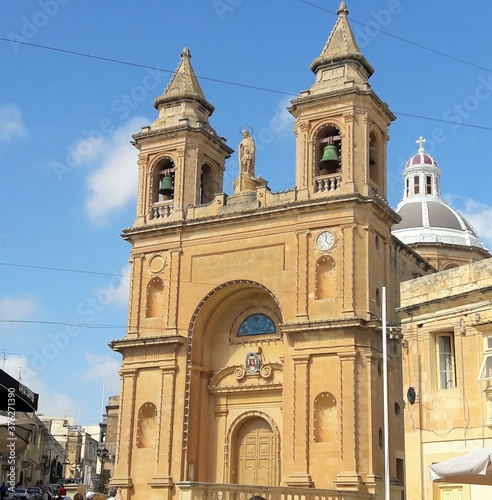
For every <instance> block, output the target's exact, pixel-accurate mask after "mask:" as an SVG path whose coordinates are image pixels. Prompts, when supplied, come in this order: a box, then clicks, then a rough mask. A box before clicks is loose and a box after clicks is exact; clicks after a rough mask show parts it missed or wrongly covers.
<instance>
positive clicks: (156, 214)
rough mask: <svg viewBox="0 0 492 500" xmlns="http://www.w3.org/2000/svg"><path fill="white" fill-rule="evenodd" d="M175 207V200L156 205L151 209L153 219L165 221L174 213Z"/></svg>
mask: <svg viewBox="0 0 492 500" xmlns="http://www.w3.org/2000/svg"><path fill="white" fill-rule="evenodd" d="M173 206H174V201H173V200H170V201H159V202H157V203H154V204H153V205H152V206H151V207H150V210H151V217H152V219H165V218H166V217H169V216H170V215H171V213H172V211H173Z"/></svg>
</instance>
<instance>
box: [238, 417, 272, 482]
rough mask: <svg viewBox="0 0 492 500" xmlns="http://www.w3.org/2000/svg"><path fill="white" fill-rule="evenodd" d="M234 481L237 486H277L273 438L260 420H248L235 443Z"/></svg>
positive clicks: (266, 423)
mask: <svg viewBox="0 0 492 500" xmlns="http://www.w3.org/2000/svg"><path fill="white" fill-rule="evenodd" d="M236 450H237V460H236V467H235V469H236V474H235V481H236V482H237V483H238V484H254V485H262V486H267V485H268V486H278V479H277V468H276V460H275V454H276V453H275V436H274V433H273V431H272V428H271V427H270V425H269V424H268V422H266V421H265V420H264V419H262V418H254V419H251V420H248V421H247V422H246V423H245V424H244V425H243V426H242V427H241V429H240V430H239V432H238V434H237V441H236Z"/></svg>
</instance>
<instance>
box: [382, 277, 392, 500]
mask: <svg viewBox="0 0 492 500" xmlns="http://www.w3.org/2000/svg"><path fill="white" fill-rule="evenodd" d="M382 292H383V293H382V306H383V310H382V319H383V398H384V402H383V410H384V498H385V500H389V499H390V471H389V418H388V415H389V414H388V339H387V335H386V287H385V286H383V287H382Z"/></svg>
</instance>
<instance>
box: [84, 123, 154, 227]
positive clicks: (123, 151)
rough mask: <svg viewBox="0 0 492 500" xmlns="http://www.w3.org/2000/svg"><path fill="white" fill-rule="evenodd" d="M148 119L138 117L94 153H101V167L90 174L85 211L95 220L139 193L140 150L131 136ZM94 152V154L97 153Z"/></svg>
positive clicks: (102, 218)
mask: <svg viewBox="0 0 492 500" xmlns="http://www.w3.org/2000/svg"><path fill="white" fill-rule="evenodd" d="M146 121H147V120H146V119H145V118H142V117H135V118H133V119H132V120H130V121H129V122H127V123H126V124H125V125H124V126H123V127H121V128H119V129H117V130H116V131H115V132H114V134H113V135H112V136H111V137H107V138H106V139H104V141H103V144H100V145H99V146H98V148H97V150H95V152H94V155H98V156H100V157H102V161H101V164H100V166H99V168H98V169H97V170H96V171H94V172H92V173H91V174H90V175H89V177H88V178H87V186H88V188H89V196H88V199H87V200H86V205H85V208H86V212H87V214H88V215H89V217H90V218H91V219H93V220H96V221H104V219H105V218H106V216H107V215H108V214H109V213H110V212H112V211H114V210H118V209H120V208H122V207H123V206H124V205H125V204H126V203H127V202H128V201H129V200H132V199H134V198H135V196H136V193H137V174H138V171H137V150H136V149H135V148H134V147H133V146H132V145H131V144H130V138H131V136H132V134H134V133H135V131H137V130H140V126H141V125H142V124H143V123H145V122H146ZM94 155H93V156H94Z"/></svg>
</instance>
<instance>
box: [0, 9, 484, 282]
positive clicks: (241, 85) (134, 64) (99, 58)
mask: <svg viewBox="0 0 492 500" xmlns="http://www.w3.org/2000/svg"><path fill="white" fill-rule="evenodd" d="M298 1H299V2H301V3H304V4H306V5H309V6H311V7H314V8H317V9H319V10H322V11H324V12H328V13H329V14H334V15H336V13H335V12H333V11H331V10H328V9H325V8H323V7H320V6H319V5H316V4H314V3H312V2H308V1H307V0H298ZM350 21H351V22H352V23H355V24H361V25H362V26H367V25H366V24H364V23H363V22H361V21H357V20H354V19H353V18H351V19H350ZM371 29H373V30H376V31H379V32H380V33H382V34H384V35H387V36H390V37H393V38H396V39H397V40H400V41H402V42H405V43H408V44H410V45H414V46H416V47H418V48H420V49H423V50H427V51H429V52H432V53H434V54H437V55H440V56H442V57H447V58H449V59H452V60H454V61H457V62H460V63H462V64H467V65H469V66H473V67H475V68H478V69H481V70H484V71H487V72H492V70H491V69H489V68H485V67H483V66H479V65H477V64H474V63H471V62H469V61H465V60H463V59H460V58H457V57H455V56H451V55H449V54H446V53H444V52H440V51H438V50H435V49H431V48H429V47H426V46H424V45H421V44H418V43H415V42H412V41H411V40H407V39H406V38H403V37H400V36H397V35H393V34H392V33H388V32H387V31H383V30H381V29H379V28H376V27H374V26H371ZM0 41H3V42H9V43H11V42H12V40H10V39H8V38H5V37H0ZM15 43H19V44H22V45H27V46H30V47H35V48H39V49H45V50H52V51H55V52H61V53H65V54H70V55H75V56H79V57H86V58H89V59H96V60H100V61H104V62H110V63H114V64H122V65H126V66H133V67H137V68H142V69H150V70H153V71H161V72H163V73H169V74H174V71H173V70H169V69H163V68H158V67H154V66H148V65H145V64H139V63H134V62H130V61H123V60H121V59H114V58H110V57H104V56H98V55H94V54H87V53H84V52H78V51H74V50H67V49H61V48H59V47H51V46H49V45H40V44H36V43H32V42H24V41H20V40H15ZM197 77H198V78H199V79H200V80H207V81H210V82H215V83H221V84H224V85H232V86H236V87H242V88H248V89H252V90H259V91H262V92H270V93H274V94H280V95H287V96H293V97H296V96H297V95H298V94H297V93H294V92H286V91H283V90H278V89H271V88H267V87H260V86H258V85H251V84H246V83H238V82H232V81H230V80H222V79H219V78H211V77H206V76H201V75H197ZM394 114H395V115H397V116H406V117H409V118H417V119H419V120H428V121H435V122H440V123H447V124H449V125H460V126H463V127H469V128H476V129H481V130H492V127H486V126H482V125H475V124H471V123H462V122H454V121H450V120H444V119H440V118H433V117H431V116H422V115H415V114H412V113H404V112H400V111H394ZM74 272H75V271H74ZM76 272H81V271H76ZM94 274H96V273H94Z"/></svg>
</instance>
